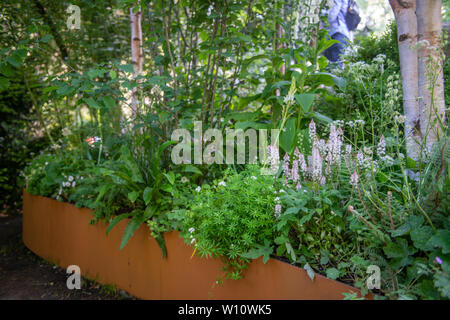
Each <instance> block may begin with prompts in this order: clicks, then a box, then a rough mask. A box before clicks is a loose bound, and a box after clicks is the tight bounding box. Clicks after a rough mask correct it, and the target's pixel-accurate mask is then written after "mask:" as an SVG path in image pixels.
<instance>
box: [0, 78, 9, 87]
mask: <svg viewBox="0 0 450 320" xmlns="http://www.w3.org/2000/svg"><path fill="white" fill-rule="evenodd" d="M9 86H10V82H9V80H8V79H6V78H3V77H0V90H6V89H8V87H9Z"/></svg>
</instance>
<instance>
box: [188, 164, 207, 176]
mask: <svg viewBox="0 0 450 320" xmlns="http://www.w3.org/2000/svg"><path fill="white" fill-rule="evenodd" d="M183 171H184V172H191V173H195V174H200V175H202V174H203V173H202V172H201V171H200V169H198V168H197V167H195V166H193V165H191V164H187V165H185V166H184V169H183Z"/></svg>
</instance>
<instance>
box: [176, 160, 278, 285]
mask: <svg viewBox="0 0 450 320" xmlns="http://www.w3.org/2000/svg"><path fill="white" fill-rule="evenodd" d="M199 189H200V188H199ZM199 189H196V190H197V191H195V196H194V199H193V202H192V205H191V207H190V209H189V210H188V212H187V213H186V219H185V220H184V222H183V237H184V238H185V241H186V242H187V243H190V244H191V245H193V246H194V248H195V250H196V251H197V252H198V254H199V255H200V256H206V257H211V256H213V257H215V258H217V257H221V258H222V259H223V261H224V262H225V268H224V271H225V276H226V277H229V278H232V279H237V278H240V277H241V276H242V271H243V269H245V268H246V267H247V264H248V262H249V258H257V257H259V256H261V255H262V256H263V257H264V258H263V260H264V262H265V261H267V258H268V257H269V255H270V254H271V253H272V249H271V248H270V247H271V246H270V243H273V239H274V235H275V228H274V216H273V206H274V204H275V198H276V194H275V193H274V191H275V189H274V186H273V179H272V177H271V176H264V175H261V174H260V169H259V168H258V167H249V168H247V169H246V170H245V171H242V172H241V173H233V172H232V171H227V172H226V173H225V175H224V178H223V181H214V182H213V184H211V185H210V184H203V185H202V186H201V190H199ZM198 190H199V191H198Z"/></svg>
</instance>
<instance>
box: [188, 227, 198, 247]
mask: <svg viewBox="0 0 450 320" xmlns="http://www.w3.org/2000/svg"><path fill="white" fill-rule="evenodd" d="M188 231H189V239H190V240H191V245H192V244H194V243H195V242H196V241H197V240H196V239H195V238H194V234H193V233H194V231H195V229H194V228H192V227H191V228H189V230H188ZM196 245H197V244H196Z"/></svg>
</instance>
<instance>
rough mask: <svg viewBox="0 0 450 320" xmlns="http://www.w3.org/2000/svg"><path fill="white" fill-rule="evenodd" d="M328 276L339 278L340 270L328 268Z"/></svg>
mask: <svg viewBox="0 0 450 320" xmlns="http://www.w3.org/2000/svg"><path fill="white" fill-rule="evenodd" d="M326 272H327V278H330V279H333V280H336V279H337V278H339V270H338V269H336V268H328V269H327V271H326Z"/></svg>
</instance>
